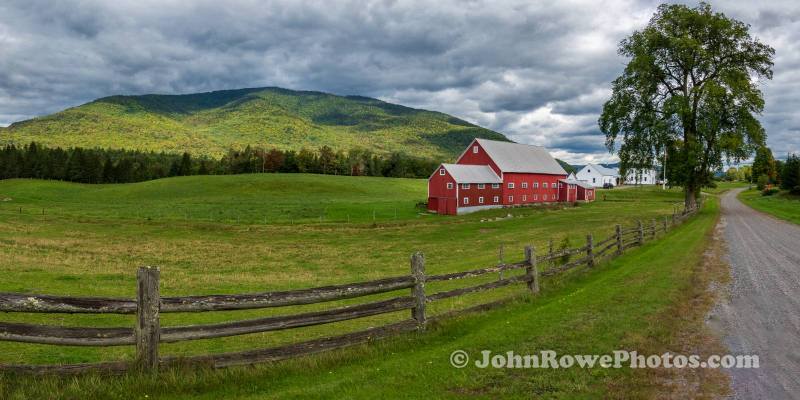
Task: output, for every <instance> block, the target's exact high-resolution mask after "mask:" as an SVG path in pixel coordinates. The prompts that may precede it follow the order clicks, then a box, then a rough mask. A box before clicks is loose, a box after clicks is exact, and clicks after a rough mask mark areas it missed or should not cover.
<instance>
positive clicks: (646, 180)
mask: <svg viewBox="0 0 800 400" xmlns="http://www.w3.org/2000/svg"><path fill="white" fill-rule="evenodd" d="M656 183H658V173H657V172H656V171H655V170H653V169H638V170H631V171H628V173H627V174H626V175H625V184H626V185H655V184H656Z"/></svg>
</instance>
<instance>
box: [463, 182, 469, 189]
mask: <svg viewBox="0 0 800 400" xmlns="http://www.w3.org/2000/svg"><path fill="white" fill-rule="evenodd" d="M461 188H462V189H469V183H462V184H461Z"/></svg>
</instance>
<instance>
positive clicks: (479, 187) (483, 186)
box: [478, 183, 486, 189]
mask: <svg viewBox="0 0 800 400" xmlns="http://www.w3.org/2000/svg"><path fill="white" fill-rule="evenodd" d="M478 189H486V184H485V183H479V184H478Z"/></svg>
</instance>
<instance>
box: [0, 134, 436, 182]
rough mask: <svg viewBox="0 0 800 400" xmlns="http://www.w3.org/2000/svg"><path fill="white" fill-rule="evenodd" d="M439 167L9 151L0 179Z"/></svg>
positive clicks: (402, 160) (256, 154)
mask: <svg viewBox="0 0 800 400" xmlns="http://www.w3.org/2000/svg"><path fill="white" fill-rule="evenodd" d="M438 164H439V163H438V162H437V161H433V160H429V159H425V158H420V157H414V156H409V155H407V154H403V153H391V154H389V155H381V154H375V153H373V152H371V151H369V150H364V149H351V150H350V151H347V152H344V151H342V150H339V151H334V150H333V149H332V148H330V147H328V146H322V147H320V148H319V149H317V150H316V151H315V150H310V149H305V148H304V149H301V150H299V151H295V150H279V149H265V148H255V147H251V146H247V147H246V148H244V149H230V150H229V151H228V153H227V154H225V155H224V156H222V157H220V158H214V157H209V156H193V155H192V154H190V153H188V152H185V153H183V154H174V153H165V152H159V153H157V152H143V151H136V150H110V149H99V148H91V149H90V148H81V147H74V148H67V149H63V148H61V147H52V148H50V147H45V146H42V145H40V144H38V143H35V142H32V143H30V144H29V145H27V146H15V145H13V144H9V145H6V146H5V147H4V148H3V149H2V151H0V179H10V178H35V179H54V180H63V181H71V182H81V183H129V182H141V181H146V180H151V179H159V178H166V177H172V176H187V175H230V174H248V173H267V172H283V173H315V174H328V175H353V176H362V175H363V176H385V177H398V178H426V177H428V176H429V175H430V173H431V171H433V170H434V169H436V167H437V165H438Z"/></svg>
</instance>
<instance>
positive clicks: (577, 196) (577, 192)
mask: <svg viewBox="0 0 800 400" xmlns="http://www.w3.org/2000/svg"><path fill="white" fill-rule="evenodd" d="M558 187H559V192H560V193H559V196H558V197H559V198H560V199H563V201H567V202H576V201H594V195H595V193H594V186H592V185H590V184H588V183H586V182H582V181H579V180H575V179H569V178H567V179H561V180H559V185H558Z"/></svg>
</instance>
